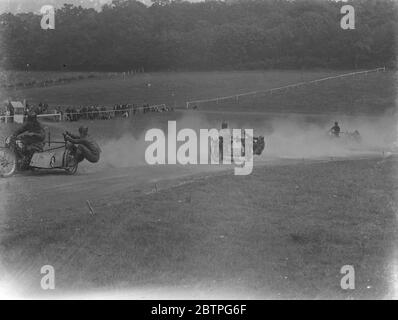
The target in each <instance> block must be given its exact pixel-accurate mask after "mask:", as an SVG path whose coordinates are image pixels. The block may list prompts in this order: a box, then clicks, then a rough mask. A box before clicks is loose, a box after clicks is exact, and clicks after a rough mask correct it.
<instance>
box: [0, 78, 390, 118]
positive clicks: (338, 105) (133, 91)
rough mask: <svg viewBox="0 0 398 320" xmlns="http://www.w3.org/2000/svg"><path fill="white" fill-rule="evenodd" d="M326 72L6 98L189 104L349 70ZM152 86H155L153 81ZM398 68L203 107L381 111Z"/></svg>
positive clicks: (141, 83)
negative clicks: (188, 102) (196, 100)
mask: <svg viewBox="0 0 398 320" xmlns="http://www.w3.org/2000/svg"><path fill="white" fill-rule="evenodd" d="M346 72H348V71H340V72H336V71H333V72H326V71H319V72H316V71H313V72H311V71H305V72H303V71H250V72H244V71H239V72H191V73H153V74H149V73H148V74H136V75H131V76H127V77H125V78H123V77H122V78H120V77H119V78H112V79H85V80H81V81H75V82H71V83H66V84H63V85H58V86H51V87H44V88H28V89H23V90H6V89H4V90H2V91H1V92H0V97H1V99H2V100H5V99H7V98H9V97H10V98H12V99H17V100H23V99H27V100H28V101H29V102H32V103H39V102H47V103H49V104H50V105H52V106H68V105H73V106H81V105H92V104H97V105H101V106H102V105H106V106H113V105H114V104H119V103H121V104H122V103H136V104H142V103H144V102H148V103H150V104H160V103H166V104H167V105H169V106H173V107H181V108H184V107H185V103H186V101H189V100H195V99H202V98H213V97H219V96H226V95H227V96H228V95H233V94H239V93H244V92H250V91H254V90H266V89H270V88H274V87H279V86H284V85H288V84H292V83H297V82H301V81H308V80H314V79H319V78H323V77H327V76H333V75H336V74H341V73H346ZM148 84H150V85H148ZM395 91H396V78H395V73H394V71H389V72H384V73H377V74H369V75H368V76H357V77H355V78H345V79H343V80H330V81H326V82H322V83H320V84H318V85H309V86H304V87H301V88H298V89H291V90H288V91H284V92H279V93H275V94H273V95H270V94H266V95H256V96H249V97H241V98H240V99H239V103H237V102H236V101H235V100H234V99H231V100H226V101H223V102H220V103H215V102H212V103H204V104H199V105H198V107H199V109H202V110H229V111H233V110H235V111H251V112H253V111H254V112H300V113H303V112H304V113H340V114H358V113H362V114H364V113H366V114H380V113H383V112H385V111H386V110H387V109H389V108H391V105H392V104H393V103H394V101H393V100H392V97H395Z"/></svg>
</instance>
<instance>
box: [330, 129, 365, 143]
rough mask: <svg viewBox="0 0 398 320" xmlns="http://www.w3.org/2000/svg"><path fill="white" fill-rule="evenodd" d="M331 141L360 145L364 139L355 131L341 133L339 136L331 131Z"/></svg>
mask: <svg viewBox="0 0 398 320" xmlns="http://www.w3.org/2000/svg"><path fill="white" fill-rule="evenodd" d="M327 134H328V136H329V138H330V139H332V140H333V141H338V142H343V143H349V144H353V143H354V144H360V143H361V142H362V137H361V135H360V133H359V131H358V130H354V131H341V132H340V133H339V134H338V135H337V134H335V133H333V132H332V131H331V130H329V131H328V132H327Z"/></svg>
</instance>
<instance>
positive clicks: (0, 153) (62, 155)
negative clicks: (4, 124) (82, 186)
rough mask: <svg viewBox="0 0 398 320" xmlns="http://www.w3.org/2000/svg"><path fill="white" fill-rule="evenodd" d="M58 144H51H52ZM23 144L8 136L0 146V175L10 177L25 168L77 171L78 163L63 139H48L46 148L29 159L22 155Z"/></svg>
mask: <svg viewBox="0 0 398 320" xmlns="http://www.w3.org/2000/svg"><path fill="white" fill-rule="evenodd" d="M54 144H55V145H58V146H55V147H54V146H52V145H54ZM23 150H24V144H23V142H22V141H21V140H20V139H12V138H11V137H8V138H7V139H6V142H5V146H4V147H0V176H1V177H10V176H12V175H14V174H15V173H16V172H21V171H26V170H32V171H33V170H53V169H54V170H64V171H65V172H66V173H68V174H75V173H76V172H77V168H78V163H77V161H76V160H75V159H74V156H73V155H72V154H71V151H70V150H69V149H68V148H67V145H66V142H65V141H50V140H48V148H47V149H45V150H43V151H39V152H34V153H33V155H32V156H31V157H30V159H29V158H28V157H26V156H24V153H25V152H24V151H23Z"/></svg>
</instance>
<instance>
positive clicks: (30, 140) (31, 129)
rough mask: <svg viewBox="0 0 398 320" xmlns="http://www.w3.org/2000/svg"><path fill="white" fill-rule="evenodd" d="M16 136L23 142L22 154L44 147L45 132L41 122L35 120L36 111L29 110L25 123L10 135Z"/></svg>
mask: <svg viewBox="0 0 398 320" xmlns="http://www.w3.org/2000/svg"><path fill="white" fill-rule="evenodd" d="M12 136H13V137H14V138H16V137H18V136H19V137H18V138H19V139H21V140H22V142H23V144H24V151H23V152H24V155H29V156H31V155H33V153H34V152H41V151H43V148H44V140H45V139H46V132H45V130H44V127H43V126H42V125H41V123H40V122H39V121H38V120H37V113H36V112H35V111H34V110H31V111H29V113H28V115H27V118H26V123H25V124H24V125H23V126H22V127H20V128H19V129H17V130H16V131H15V132H14V134H13V135H12Z"/></svg>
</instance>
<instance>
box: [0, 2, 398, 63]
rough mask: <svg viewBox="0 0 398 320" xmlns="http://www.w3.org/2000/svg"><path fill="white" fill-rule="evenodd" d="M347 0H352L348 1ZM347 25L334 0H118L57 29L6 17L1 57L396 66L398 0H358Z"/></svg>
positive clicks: (69, 18)
mask: <svg viewBox="0 0 398 320" xmlns="http://www.w3.org/2000/svg"><path fill="white" fill-rule="evenodd" d="M344 4H347V3H344ZM350 4H352V5H353V6H354V8H355V10H356V29H355V30H342V29H341V28H340V19H341V17H342V15H341V13H340V8H341V6H342V5H343V4H342V3H338V2H335V1H327V0H296V1H289V0H242V1H231V2H228V3H226V2H221V1H208V2H201V3H189V2H184V1H178V0H177V1H172V0H157V1H155V2H154V4H153V5H152V6H150V7H147V6H145V5H144V4H142V3H141V2H136V1H133V0H114V1H113V2H112V3H111V4H107V5H104V6H103V7H102V10H101V11H96V10H94V9H84V8H82V7H76V6H73V5H64V6H63V7H62V8H60V9H57V10H56V13H55V30H42V29H41V28H40V20H41V16H38V15H36V14H33V13H24V14H16V15H13V14H10V13H7V14H3V15H1V16H0V23H1V24H0V37H1V44H0V53H1V56H0V64H1V66H2V67H6V68H16V69H24V68H31V69H53V70H59V69H68V70H137V69H143V68H144V69H145V70H181V69H186V70H201V69H202V70H203V69H238V68H306V67H309V68H316V67H327V68H359V67H371V66H376V65H377V66H380V65H387V66H392V65H394V64H395V59H396V57H395V56H396V54H395V52H396V45H395V43H396V37H397V36H396V30H398V23H397V10H398V9H397V4H396V2H395V1H394V0H352V1H351V2H350Z"/></svg>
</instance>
